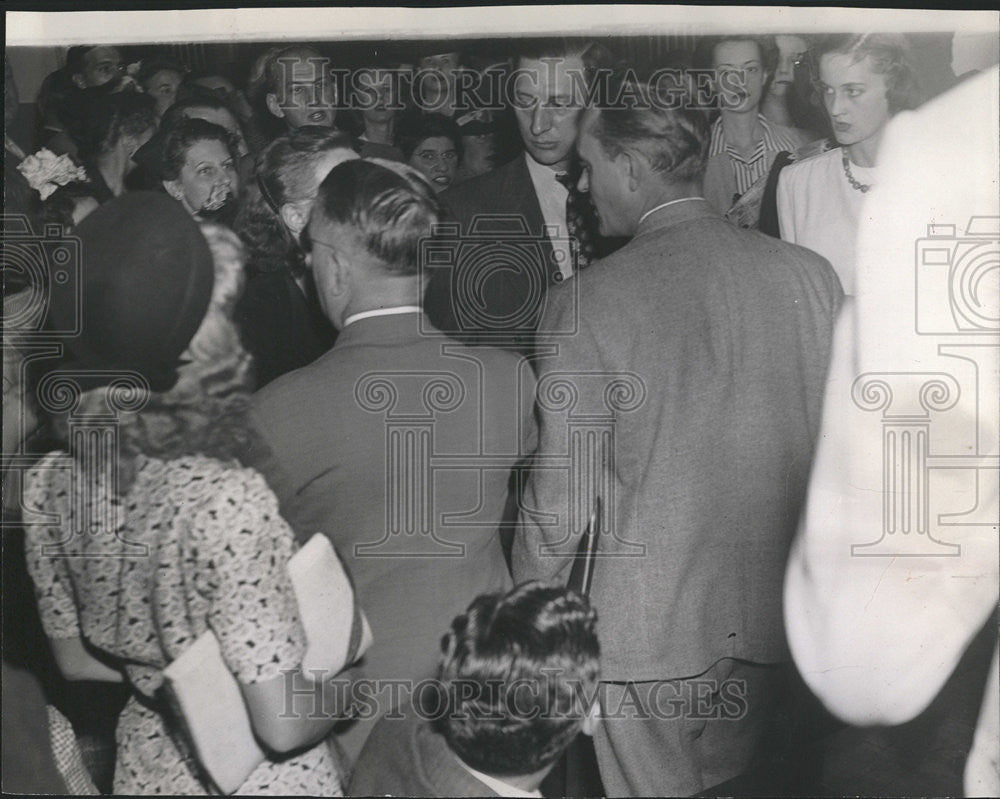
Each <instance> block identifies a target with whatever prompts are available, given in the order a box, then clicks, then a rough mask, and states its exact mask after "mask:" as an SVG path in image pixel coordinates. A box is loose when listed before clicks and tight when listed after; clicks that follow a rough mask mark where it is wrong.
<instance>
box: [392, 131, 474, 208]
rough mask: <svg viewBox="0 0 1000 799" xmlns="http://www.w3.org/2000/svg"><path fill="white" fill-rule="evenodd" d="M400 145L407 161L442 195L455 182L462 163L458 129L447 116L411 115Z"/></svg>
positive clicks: (400, 138) (398, 137) (401, 133)
mask: <svg viewBox="0 0 1000 799" xmlns="http://www.w3.org/2000/svg"><path fill="white" fill-rule="evenodd" d="M396 143H397V144H398V145H399V150H400V152H401V153H402V154H403V160H404V161H405V162H406V163H408V164H409V165H410V166H412V167H413V168H414V169H417V170H419V171H420V173H421V174H422V175H423V176H424V177H425V178H427V180H429V181H430V184H431V185H432V186H433V187H434V191H436V192H438V193H439V194H440V193H441V192H442V191H445V190H446V189H448V188H449V187H450V186H451V185H452V184H453V183H454V182H455V175H456V174H457V171H458V165H459V163H460V162H461V160H462V136H461V134H460V133H459V132H458V125H456V124H455V123H454V121H452V120H451V119H449V118H448V117H446V116H444V115H443V114H407V115H406V116H405V117H403V119H402V121H401V122H400V125H399V133H398V135H397V136H396Z"/></svg>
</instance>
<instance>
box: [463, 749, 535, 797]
mask: <svg viewBox="0 0 1000 799" xmlns="http://www.w3.org/2000/svg"><path fill="white" fill-rule="evenodd" d="M456 760H458V762H459V763H460V764H461V766H462V768H464V769H465V770H466V771H468V772H469V773H470V774H471V775H472V776H473V777H475V778H476V779H477V780H479V781H480V782H481V783H483V785H485V786H486V787H487V788H489V789H490V790H491V791H493V792H494V793H496V794H498V795H499V796H510V797H518V798H519V799H520V798H521V797H523V798H524V799H528V797H531V799H538V797H541V795H542V792H541V791H540V790H538V789H537V788H536V789H535V790H533V791H526V790H524V789H523V788H517V787H515V786H513V785H509V784H507V783H506V782H504V781H503V780H501V779H500V778H499V777H491V776H490V775H489V774H483V773H482V772H481V771H476V770H475V769H474V768H472V767H471V766H468V765H466V763H465V762H464V761H463V760H462V758H460V757H456Z"/></svg>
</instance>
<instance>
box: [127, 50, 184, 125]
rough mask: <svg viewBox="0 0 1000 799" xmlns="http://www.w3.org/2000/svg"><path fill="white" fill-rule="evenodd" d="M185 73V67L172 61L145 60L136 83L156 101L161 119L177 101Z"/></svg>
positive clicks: (157, 114)
mask: <svg viewBox="0 0 1000 799" xmlns="http://www.w3.org/2000/svg"><path fill="white" fill-rule="evenodd" d="M184 72H185V69H184V67H182V66H181V65H180V64H175V63H174V62H172V61H166V60H164V59H158V58H154V59H144V60H143V62H142V66H141V67H140V68H139V74H138V75H136V82H137V83H138V84H139V86H140V87H141V88H142V90H143V91H144V92H145V93H146V94H148V95H149V96H150V97H152V98H153V100H154V101H156V116H157V117H159V118H160V119H162V118H163V115H164V114H165V113H166V111H167V109H168V108H170V106H172V105H173V104H174V102H175V101H176V100H177V91H178V89H180V86H181V82H182V81H183V80H184Z"/></svg>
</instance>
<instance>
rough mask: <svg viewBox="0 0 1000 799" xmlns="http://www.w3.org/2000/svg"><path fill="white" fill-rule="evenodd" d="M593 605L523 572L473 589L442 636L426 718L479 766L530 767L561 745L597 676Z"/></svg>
mask: <svg viewBox="0 0 1000 799" xmlns="http://www.w3.org/2000/svg"><path fill="white" fill-rule="evenodd" d="M596 623H597V613H596V612H595V611H594V610H593V609H592V608H591V607H590V604H589V603H588V602H587V600H586V599H585V598H584V597H581V596H579V595H578V594H576V593H574V592H573V591H570V590H569V589H567V588H564V587H562V586H557V585H547V584H545V583H539V582H528V583H524V584H522V585H519V586H517V587H516V588H514V589H513V590H512V591H511V592H510V593H508V594H506V595H503V594H485V595H482V596H479V597H477V598H476V599H475V600H473V602H472V604H471V605H469V607H468V609H467V610H466V612H465V613H463V614H462V615H461V616H458V617H457V618H456V619H455V620H454V621H453V622H452V623H451V629H450V630H449V631H448V633H447V634H446V635H445V636H444V638H443V639H442V640H441V651H442V659H441V667H440V671H439V681H440V683H441V689H442V694H443V696H442V699H443V702H442V703H441V704H440V705H439V707H440V708H441V711H442V712H440V713H439V714H438V715H437V718H435V720H434V724H435V726H436V727H437V729H438V731H439V732H440V733H441V734H442V735H443V736H444V738H445V740H446V741H447V742H448V746H449V747H450V748H451V750H452V751H453V752H454V753H455V754H456V755H458V757H460V758H461V759H462V761H463V762H464V763H466V764H467V765H469V766H470V767H471V768H473V769H476V770H477V771H481V772H483V773H485V774H494V775H497V776H515V775H523V774H533V773H535V772H537V771H540V770H541V769H543V768H545V767H546V766H548V765H550V764H551V763H553V762H555V760H556V759H557V758H558V757H559V756H560V755H561V754H562V752H563V751H564V750H565V749H566V747H567V746H569V744H570V743H571V742H572V740H573V739H574V738H575V737H576V735H577V733H579V731H580V728H581V727H582V725H583V722H584V720H585V719H586V718H587V715H588V713H589V711H590V707H589V706H588V705H587V703H586V701H585V698H589V697H592V696H595V695H596V690H597V686H598V679H599V676H600V664H599V659H600V645H599V644H598V642H597V633H596V631H595V625H596Z"/></svg>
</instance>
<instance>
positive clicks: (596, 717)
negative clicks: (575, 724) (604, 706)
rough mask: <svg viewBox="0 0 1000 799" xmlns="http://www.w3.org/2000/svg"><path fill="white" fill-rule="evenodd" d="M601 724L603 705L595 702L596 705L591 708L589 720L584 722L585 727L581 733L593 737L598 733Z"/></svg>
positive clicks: (588, 715)
mask: <svg viewBox="0 0 1000 799" xmlns="http://www.w3.org/2000/svg"><path fill="white" fill-rule="evenodd" d="M600 723H601V703H600V702H598V701H597V699H595V700H594V704H592V705H591V706H590V710H588V711H587V718H585V719H584V720H583V726H582V727H581V728H580V732H582V733H583V734H584V735H593V734H594V733H595V732H597V725H598V724H600Z"/></svg>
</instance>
